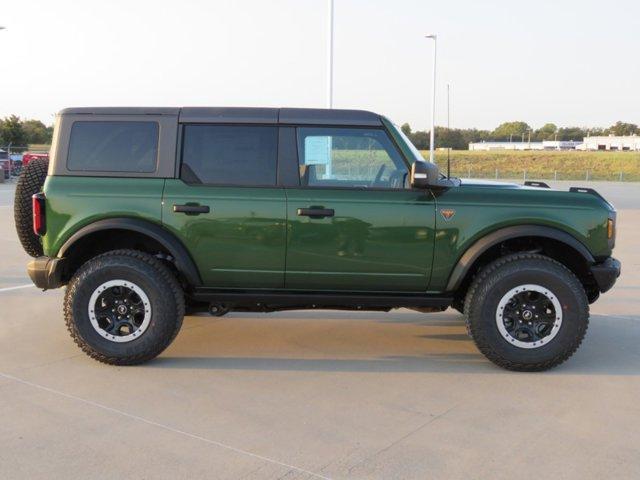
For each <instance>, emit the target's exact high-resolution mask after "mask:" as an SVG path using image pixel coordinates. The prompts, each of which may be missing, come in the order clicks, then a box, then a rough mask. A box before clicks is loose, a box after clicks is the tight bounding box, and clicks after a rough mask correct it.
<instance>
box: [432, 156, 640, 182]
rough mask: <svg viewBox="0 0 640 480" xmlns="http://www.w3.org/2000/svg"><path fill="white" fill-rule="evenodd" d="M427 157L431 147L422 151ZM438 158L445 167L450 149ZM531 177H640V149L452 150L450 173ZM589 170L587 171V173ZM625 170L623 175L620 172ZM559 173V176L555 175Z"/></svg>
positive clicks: (633, 178) (463, 175)
mask: <svg viewBox="0 0 640 480" xmlns="http://www.w3.org/2000/svg"><path fill="white" fill-rule="evenodd" d="M422 154H423V155H424V156H425V158H428V157H429V152H428V151H423V152H422ZM436 162H437V163H438V165H439V166H440V169H441V171H442V172H445V171H446V164H447V152H446V151H437V152H436ZM496 170H497V175H498V178H507V179H523V178H524V172H525V171H526V177H527V179H529V180H553V179H554V178H557V179H558V180H585V179H587V178H588V179H589V180H611V181H619V180H620V179H621V178H622V180H623V181H636V182H637V181H640V152H579V151H564V152H563V151H560V152H558V151H526V152H519V151H518V152H517V151H489V152H480V151H468V150H455V151H453V150H452V151H451V174H452V175H453V176H457V177H467V176H468V175H469V174H471V177H474V178H496ZM587 172H588V173H587ZM620 174H622V177H621V175H620ZM556 175H557V176H556Z"/></svg>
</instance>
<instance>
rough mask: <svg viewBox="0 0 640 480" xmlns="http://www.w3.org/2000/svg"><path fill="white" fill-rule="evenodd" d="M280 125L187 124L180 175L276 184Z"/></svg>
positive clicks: (231, 182) (189, 178)
mask: <svg viewBox="0 0 640 480" xmlns="http://www.w3.org/2000/svg"><path fill="white" fill-rule="evenodd" d="M277 154H278V128H277V127H269V126H241V125H238V126H232V125H186V126H185V127H184V133H183V150H182V168H181V172H180V178H182V180H184V181H185V182H187V183H196V184H214V185H247V186H251V185H253V186H262V185H275V184H276V162H277Z"/></svg>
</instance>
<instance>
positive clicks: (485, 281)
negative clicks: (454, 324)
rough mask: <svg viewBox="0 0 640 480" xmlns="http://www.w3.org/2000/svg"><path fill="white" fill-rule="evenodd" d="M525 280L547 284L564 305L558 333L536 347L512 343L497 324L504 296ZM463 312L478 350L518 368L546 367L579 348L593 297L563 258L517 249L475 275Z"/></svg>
mask: <svg viewBox="0 0 640 480" xmlns="http://www.w3.org/2000/svg"><path fill="white" fill-rule="evenodd" d="M522 284H537V285H540V286H542V287H544V288H545V289H547V288H548V289H549V291H551V292H553V293H554V295H555V296H556V297H557V300H558V301H559V303H560V305H561V306H562V324H561V326H560V329H559V330H558V332H557V334H556V336H555V337H553V338H552V339H551V340H549V342H548V343H547V344H545V345H543V346H540V347H537V348H530V349H529V348H520V347H517V346H514V345H512V344H510V343H509V342H508V341H507V340H506V339H505V338H504V337H503V336H502V335H501V334H500V332H499V330H498V327H497V324H496V311H497V308H498V304H499V301H500V299H501V297H503V295H505V294H506V293H507V292H509V291H510V290H511V289H512V288H515V287H517V286H519V285H522ZM464 311H465V320H466V323H467V329H468V331H469V334H470V335H471V337H472V338H473V340H474V342H475V344H476V346H477V347H478V349H479V350H480V351H481V352H482V353H483V354H484V355H485V356H486V357H487V358H488V359H489V360H491V361H492V362H493V363H495V364H496V365H498V366H500V367H503V368H506V369H508V370H516V371H542V370H547V369H550V368H552V367H555V366H557V365H559V364H561V363H562V362H564V361H565V360H567V359H568V358H569V357H570V356H571V355H573V354H574V353H575V351H576V350H577V349H578V347H579V346H580V344H581V343H582V340H583V339H584V336H585V334H586V332H587V328H588V326H589V302H588V300H587V296H586V294H585V291H584V288H583V286H582V284H581V283H580V281H579V280H578V279H577V278H576V276H575V275H574V274H573V272H571V271H570V270H569V269H568V268H566V267H565V266H564V265H562V264H561V263H559V262H557V261H555V260H553V259H551V258H549V257H546V256H544V255H538V254H529V253H523V254H513V255H509V256H506V257H503V258H500V259H498V260H496V261H494V262H493V263H490V264H489V265H487V266H486V267H485V268H484V269H483V270H482V271H481V272H480V273H479V274H478V275H477V276H476V278H475V279H474V280H473V282H472V284H471V286H470V288H469V291H468V292H467V296H466V300H465V308H464Z"/></svg>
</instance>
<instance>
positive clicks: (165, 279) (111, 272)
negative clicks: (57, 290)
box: [64, 250, 185, 365]
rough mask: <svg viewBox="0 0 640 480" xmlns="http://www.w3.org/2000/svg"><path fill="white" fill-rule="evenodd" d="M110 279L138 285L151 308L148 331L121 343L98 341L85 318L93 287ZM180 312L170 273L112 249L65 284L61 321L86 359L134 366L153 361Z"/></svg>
mask: <svg viewBox="0 0 640 480" xmlns="http://www.w3.org/2000/svg"><path fill="white" fill-rule="evenodd" d="M114 279H122V280H126V281H129V282H132V283H135V284H136V285H138V286H139V287H140V288H141V289H142V290H143V291H144V293H145V294H146V295H147V297H148V298H149V302H150V304H151V322H150V323H149V326H148V328H147V329H146V330H145V331H144V333H142V334H141V335H140V337H138V338H136V339H134V340H132V341H129V342H125V343H116V342H113V341H110V340H108V339H106V338H104V337H103V336H101V335H100V334H99V333H98V332H97V331H96V330H95V329H94V327H93V326H92V324H91V321H90V318H89V313H88V309H89V300H90V298H91V295H92V294H93V292H94V291H95V290H96V288H98V287H99V286H100V285H101V284H103V283H104V282H107V281H109V280H114ZM184 311H185V305H184V293H183V291H182V288H181V287H180V284H179V283H178V280H177V279H176V277H175V276H174V275H173V274H172V272H171V270H170V269H169V268H168V267H167V266H165V265H164V264H163V263H162V262H161V261H160V260H158V259H157V258H155V257H153V256H151V255H149V254H147V253H143V252H139V251H137V250H113V251H111V252H107V253H104V254H102V255H99V256H97V257H95V258H93V259H91V260H89V261H87V262H86V263H85V264H84V265H82V267H80V269H79V270H78V271H77V272H76V274H75V275H74V276H73V278H72V279H71V281H70V282H69V284H68V285H67V289H66V293H65V297H64V317H65V322H66V324H67V329H68V330H69V333H71V337H72V338H73V340H74V341H75V343H76V344H77V345H78V346H79V347H80V348H81V349H82V351H84V352H85V353H86V354H87V355H89V356H90V357H92V358H94V359H95V360H98V361H99V362H103V363H108V364H111V365H136V364H140V363H144V362H147V361H149V360H151V359H153V358H155V357H156V356H158V355H159V354H160V353H161V352H162V351H163V350H164V349H166V348H167V347H168V346H169V345H170V344H171V342H172V341H173V339H174V338H175V337H176V335H177V334H178V332H179V331H180V327H181V326H182V319H183V317H184Z"/></svg>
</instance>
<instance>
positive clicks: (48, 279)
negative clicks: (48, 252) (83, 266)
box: [27, 257, 64, 290]
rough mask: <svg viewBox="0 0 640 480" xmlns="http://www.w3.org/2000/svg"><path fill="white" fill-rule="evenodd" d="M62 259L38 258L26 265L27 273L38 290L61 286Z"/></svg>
mask: <svg viewBox="0 0 640 480" xmlns="http://www.w3.org/2000/svg"><path fill="white" fill-rule="evenodd" d="M63 268H64V258H51V257H38V258H34V259H33V260H31V261H30V262H29V263H28V264H27V273H28V274H29V277H30V278H31V281H32V282H33V283H34V285H35V286H36V287H38V288H42V289H43V290H49V289H51V288H58V287H61V286H62V269H63Z"/></svg>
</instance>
